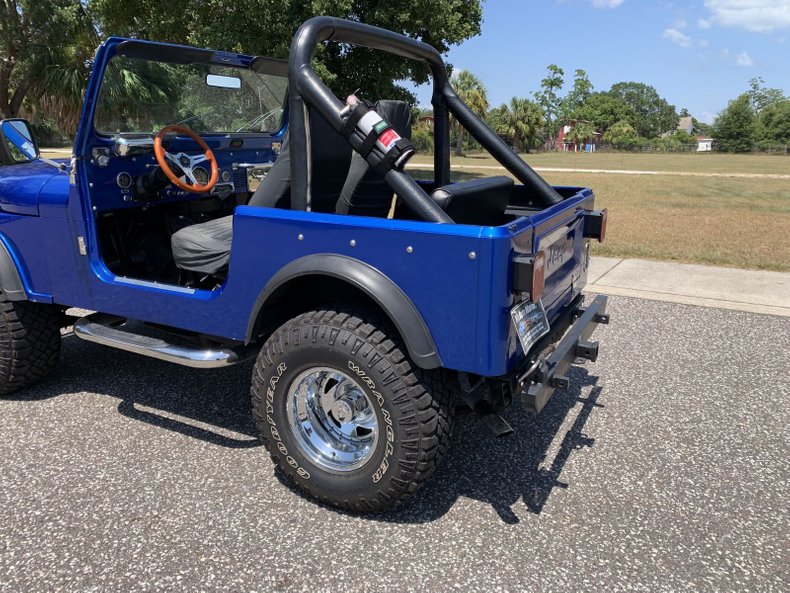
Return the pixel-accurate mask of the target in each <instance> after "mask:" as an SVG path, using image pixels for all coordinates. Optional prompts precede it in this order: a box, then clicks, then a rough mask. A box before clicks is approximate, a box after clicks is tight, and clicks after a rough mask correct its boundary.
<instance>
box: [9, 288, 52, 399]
mask: <svg viewBox="0 0 790 593" xmlns="http://www.w3.org/2000/svg"><path fill="white" fill-rule="evenodd" d="M61 316H62V313H61V311H60V309H58V308H56V307H54V306H53V305H46V304H40V303H31V302H29V301H9V300H8V299H7V298H6V296H5V294H3V293H1V292H0V395H7V394H9V393H13V392H14V391H17V390H19V389H22V388H24V387H29V386H30V385H33V384H35V383H38V382H39V381H40V380H41V379H43V378H44V377H46V376H47V375H48V374H49V373H50V372H52V370H53V369H54V368H55V366H56V365H57V363H58V358H59V357H60V321H61Z"/></svg>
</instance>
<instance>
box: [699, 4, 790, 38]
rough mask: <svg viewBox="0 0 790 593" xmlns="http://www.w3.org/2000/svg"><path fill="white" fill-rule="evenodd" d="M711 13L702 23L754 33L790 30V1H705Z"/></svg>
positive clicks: (700, 22)
mask: <svg viewBox="0 0 790 593" xmlns="http://www.w3.org/2000/svg"><path fill="white" fill-rule="evenodd" d="M705 7H706V8H707V9H708V10H709V11H710V12H711V18H710V19H707V20H706V19H700V21H699V22H698V24H699V25H700V28H705V27H703V26H702V23H703V22H706V23H708V24H711V23H715V24H717V25H721V26H723V27H742V28H744V29H746V30H747V31H752V32H755V33H769V32H771V31H777V30H780V29H790V0H705Z"/></svg>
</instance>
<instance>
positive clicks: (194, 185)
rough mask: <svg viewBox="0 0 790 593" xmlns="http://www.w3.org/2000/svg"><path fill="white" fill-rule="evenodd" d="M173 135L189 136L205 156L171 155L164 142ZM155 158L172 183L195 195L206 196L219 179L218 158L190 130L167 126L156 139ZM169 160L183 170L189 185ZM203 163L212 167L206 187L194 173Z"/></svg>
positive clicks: (180, 153) (158, 133) (179, 153)
mask: <svg viewBox="0 0 790 593" xmlns="http://www.w3.org/2000/svg"><path fill="white" fill-rule="evenodd" d="M171 133H176V134H183V135H185V136H189V137H190V138H192V140H194V141H195V142H197V144H198V146H200V148H201V149H202V150H203V154H196V155H194V156H190V155H188V154H185V153H183V152H178V153H176V154H170V153H169V152H167V151H166V150H165V147H164V146H163V145H162V140H164V137H165V136H167V135H168V134H171ZM154 156H155V157H156V162H157V163H159V166H160V167H161V168H162V172H163V173H164V174H165V176H166V177H167V179H168V180H169V181H170V183H172V184H173V185H175V186H176V187H178V188H180V189H183V190H185V191H188V192H192V193H194V194H204V193H206V192H209V191H211V190H212V188H213V187H214V186H215V185H216V184H217V180H218V179H219V166H218V165H217V158H216V157H215V156H214V153H213V152H211V149H210V148H209V147H208V144H206V143H205V142H204V141H203V138H201V137H200V136H198V135H197V134H195V132H193V131H192V130H190V129H189V128H185V127H183V126H176V125H170V126H165V127H164V128H162V129H161V130H159V132H157V134H156V137H155V138H154ZM168 160H169V161H171V162H173V163H175V164H176V165H178V166H179V167H180V168H181V170H182V171H183V172H184V177H186V179H187V181H189V183H186V182H184V181H182V180H181V179H180V178H179V176H178V175H176V174H175V173H174V172H173V170H172V169H171V168H170V165H169V164H168V162H167V161H168ZM203 161H208V162H209V164H210V165H211V178H210V179H209V180H208V183H206V185H200V183H198V180H197V179H196V178H195V173H194V168H195V167H196V166H197V165H198V164H199V163H202V162H203Z"/></svg>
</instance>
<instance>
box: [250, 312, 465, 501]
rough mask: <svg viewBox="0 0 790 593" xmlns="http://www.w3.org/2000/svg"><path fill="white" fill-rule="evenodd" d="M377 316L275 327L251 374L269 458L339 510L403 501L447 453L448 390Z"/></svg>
mask: <svg viewBox="0 0 790 593" xmlns="http://www.w3.org/2000/svg"><path fill="white" fill-rule="evenodd" d="M405 352H406V349H405V348H404V347H403V346H402V344H401V342H400V339H399V337H398V335H397V333H396V332H395V330H394V329H393V328H392V327H391V325H390V324H389V321H388V320H386V319H380V318H379V317H378V316H376V315H375V314H372V313H371V314H365V313H362V314H360V313H359V312H357V313H354V314H352V313H347V312H342V311H334V310H320V311H311V312H309V313H305V314H303V315H300V316H298V317H296V318H294V319H292V320H290V321H288V322H287V323H285V324H284V325H283V326H282V327H280V328H279V329H278V330H276V331H275V332H274V333H273V334H272V335H271V337H269V339H268V340H267V341H266V343H265V344H264V345H263V347H262V349H261V352H260V355H259V356H258V360H257V362H256V364H255V369H254V371H253V378H252V389H251V393H252V412H253V416H254V418H255V421H256V424H257V427H258V430H259V432H260V436H261V440H262V441H263V443H264V444H265V445H266V447H267V449H268V450H269V453H270V454H271V456H272V459H273V460H274V461H275V463H277V464H278V465H279V466H280V468H281V469H282V470H283V472H284V473H285V475H286V476H287V477H288V478H289V480H290V481H292V482H293V483H294V484H295V485H296V486H297V487H299V488H300V489H301V490H302V491H304V492H306V493H307V494H309V495H311V496H313V497H315V498H317V499H319V500H321V501H323V502H326V503H328V504H331V505H333V506H336V507H339V508H342V509H346V510H349V511H354V512H368V513H370V512H381V511H385V510H390V509H392V508H395V507H397V506H399V505H402V504H403V503H404V502H405V501H406V500H408V498H409V497H410V496H411V495H412V494H414V493H415V492H416V491H417V490H418V489H419V488H420V487H421V486H422V485H423V483H424V482H425V481H426V480H427V479H428V478H429V477H430V476H431V474H433V472H434V470H435V469H436V467H437V466H438V465H439V462H440V461H441V459H442V457H444V455H445V453H446V452H447V449H448V448H449V442H450V435H451V432H452V426H453V418H454V411H455V410H454V401H453V394H452V392H451V391H450V390H449V389H447V388H446V386H445V383H446V381H445V380H444V379H445V375H444V372H443V371H441V370H436V371H425V370H422V369H420V368H418V367H416V366H415V365H414V364H413V363H412V362H411V361H410V360H409V358H408V357H407V355H406V354H404V353H405Z"/></svg>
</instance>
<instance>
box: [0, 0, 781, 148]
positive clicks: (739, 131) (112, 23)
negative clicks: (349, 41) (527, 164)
mask: <svg viewBox="0 0 790 593" xmlns="http://www.w3.org/2000/svg"><path fill="white" fill-rule="evenodd" d="M316 14H330V15H335V16H340V17H345V18H352V19H356V20H360V21H362V22H365V23H369V24H373V25H377V26H380V27H384V28H387V29H391V30H394V31H398V32H401V33H403V34H405V35H407V36H409V37H412V38H415V39H420V40H422V41H425V42H426V43H429V44H431V45H433V46H434V47H436V48H437V49H438V50H439V51H440V52H441V53H446V52H447V51H448V49H449V47H450V46H451V45H454V44H458V43H461V42H462V41H464V40H466V39H469V38H471V37H473V36H475V35H478V34H480V25H481V22H482V8H481V1H480V0H399V2H390V3H382V2H380V1H378V0H311V2H309V3H306V2H302V1H301V0H245V1H244V2H238V1H237V0H184V1H183V2H181V3H179V5H178V9H177V10H173V9H172V7H171V6H170V5H168V4H167V3H162V2H161V1H160V0H128V1H124V2H118V1H117V0H0V117H3V118H9V117H26V118H28V119H30V120H31V121H32V122H33V124H34V126H35V127H36V128H37V131H38V133H39V136H40V137H41V138H42V139H44V140H45V141H46V140H47V138H51V139H55V138H69V137H72V136H73V134H74V132H75V130H76V126H77V123H78V120H79V115H80V111H81V108H82V96H83V93H84V89H85V87H86V85H87V79H88V76H89V74H90V70H91V68H92V65H93V56H94V52H95V49H96V47H97V46H98V44H99V43H101V40H102V39H104V38H106V37H108V36H110V35H120V36H125V37H134V38H139V39H152V40H157V41H164V42H169V43H178V44H186V45H194V46H198V47H211V48H215V49H220V50H226V51H232V52H240V53H248V54H260V55H268V56H272V57H279V58H286V57H287V56H288V50H289V46H290V42H291V38H292V36H293V33H294V32H295V30H296V28H297V27H298V26H299V25H300V24H301V23H302V22H304V21H305V20H307V19H308V18H310V17H311V16H314V15H316ZM316 67H317V69H318V71H319V73H320V74H321V75H322V77H323V78H324V80H325V81H326V82H327V83H328V84H329V86H330V87H331V88H332V90H334V91H335V92H336V93H337V94H339V95H340V96H343V95H345V94H347V93H348V92H350V91H352V90H354V89H360V90H359V92H360V94H361V95H362V96H365V97H367V98H369V99H373V100H375V99H379V98H390V99H392V98H396V99H397V98H399V99H405V100H407V101H410V102H411V103H412V104H413V105H414V104H415V103H416V99H415V97H414V95H413V93H411V92H410V91H409V90H407V89H406V88H404V86H403V85H401V84H398V83H397V82H396V81H403V80H411V81H413V82H415V83H417V84H420V83H423V82H426V81H427V80H428V77H429V71H428V69H427V68H425V67H424V65H423V64H421V63H419V62H414V61H411V60H406V59H397V58H393V56H391V55H387V54H384V53H382V52H374V51H370V50H367V49H366V48H359V47H349V46H346V45H343V44H329V45H327V46H325V47H321V48H319V49H318V51H317V54H316ZM452 81H453V85H454V87H455V88H456V91H457V92H458V94H459V96H461V98H462V99H463V100H464V101H465V102H466V103H467V104H468V105H469V106H470V107H471V108H472V110H473V111H475V112H476V113H477V114H478V115H480V116H481V117H484V118H485V119H486V120H487V122H488V123H489V124H490V125H491V126H492V128H493V129H494V130H495V131H496V132H497V133H499V134H500V135H502V136H503V137H505V138H507V139H508V141H509V142H510V143H511V145H512V146H513V147H514V149H515V150H517V151H519V152H521V151H530V150H533V149H536V148H539V147H548V148H549V149H552V148H556V146H555V143H556V138H557V131H558V130H559V127H560V126H561V125H563V124H564V123H565V122H567V121H568V120H575V121H576V122H577V123H576V125H575V126H574V127H573V128H572V129H571V130H570V132H569V136H568V137H567V139H568V140H569V141H573V142H577V143H580V142H584V141H586V140H588V139H591V138H593V137H595V136H596V135H598V138H600V141H601V142H602V143H604V144H608V145H611V146H613V147H615V148H622V149H627V148H635V147H636V148H638V147H640V146H644V145H646V144H653V145H660V146H665V147H667V148H671V147H673V146H683V145H689V144H691V143H693V142H696V139H695V138H694V135H696V134H701V135H706V136H712V137H713V139H714V148H715V149H717V150H721V151H728V152H730V151H733V152H740V151H745V150H752V149H753V148H754V147H755V146H756V147H758V148H767V147H771V146H782V145H787V144H788V142H790V102H789V101H788V98H787V97H786V96H785V95H784V92H783V91H781V90H779V89H770V88H765V86H764V83H763V81H762V79H753V80H752V81H750V83H749V89H748V90H747V91H746V92H745V93H744V94H742V95H741V96H739V97H738V98H736V99H734V100H733V101H732V102H731V103H730V105H729V106H728V107H727V108H726V109H725V110H724V111H723V112H722V113H721V114H720V115H719V117H718V118H717V119H716V121H715V122H714V124H713V126H707V125H706V124H704V123H702V122H699V121H697V120H696V119H693V129H692V132H691V134H689V133H687V132H685V131H682V130H677V125H678V119H679V118H680V117H684V116H690V114H689V113H688V111H687V110H685V109H681V110H680V111H679V112H678V111H677V110H676V107H675V106H674V105H671V104H669V102H668V101H667V100H666V99H664V98H663V97H661V96H660V95H659V93H658V91H657V90H656V89H655V88H654V87H652V86H650V85H648V84H645V83H641V82H618V83H616V84H614V85H612V87H611V88H609V89H608V90H606V91H596V90H595V89H594V87H593V84H592V83H591V81H590V80H589V77H588V76H587V73H586V72H585V71H584V70H581V69H577V70H575V71H574V73H573V76H572V82H571V85H570V90H568V92H566V93H564V94H563V92H562V89H563V88H564V87H565V71H564V70H563V69H562V68H561V67H559V66H557V65H556V64H551V65H549V66H548V67H547V72H546V76H545V77H544V78H543V79H542V80H541V82H540V86H539V89H538V90H537V91H535V92H534V93H532V95H531V96H530V97H528V98H527V97H513V98H512V99H511V100H510V101H509V102H508V103H505V104H502V105H499V106H491V105H489V101H488V97H487V92H486V88H485V85H484V84H483V83H482V82H481V81H480V79H479V78H478V77H476V76H475V75H474V74H472V73H471V72H468V71H460V72H457V73H455V74H454V75H453V79H452ZM141 84H142V83H141V81H140V78H139V77H135V76H121V77H119V78H118V88H117V89H115V91H114V92H115V93H117V95H118V96H119V97H133V98H134V100H135V101H138V102H141V104H142V103H144V102H145V101H147V100H150V101H153V100H155V98H157V97H161V95H162V92H160V91H162V89H150V88H144V87H142V86H141ZM157 100H158V99H157ZM455 130H456V132H455V136H454V141H455V148H456V151H457V152H462V151H463V150H464V146H465V144H468V143H469V139H468V138H467V137H466V135H465V134H464V133H463V131H462V130H461V129H460V127H459V126H458V125H457V123H456V124H455ZM424 136H425V131H424V130H422V131H421V130H418V131H417V136H416V138H415V139H416V141H417V142H423V143H426V142H429V141H430V139H429V138H425V137H424Z"/></svg>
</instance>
